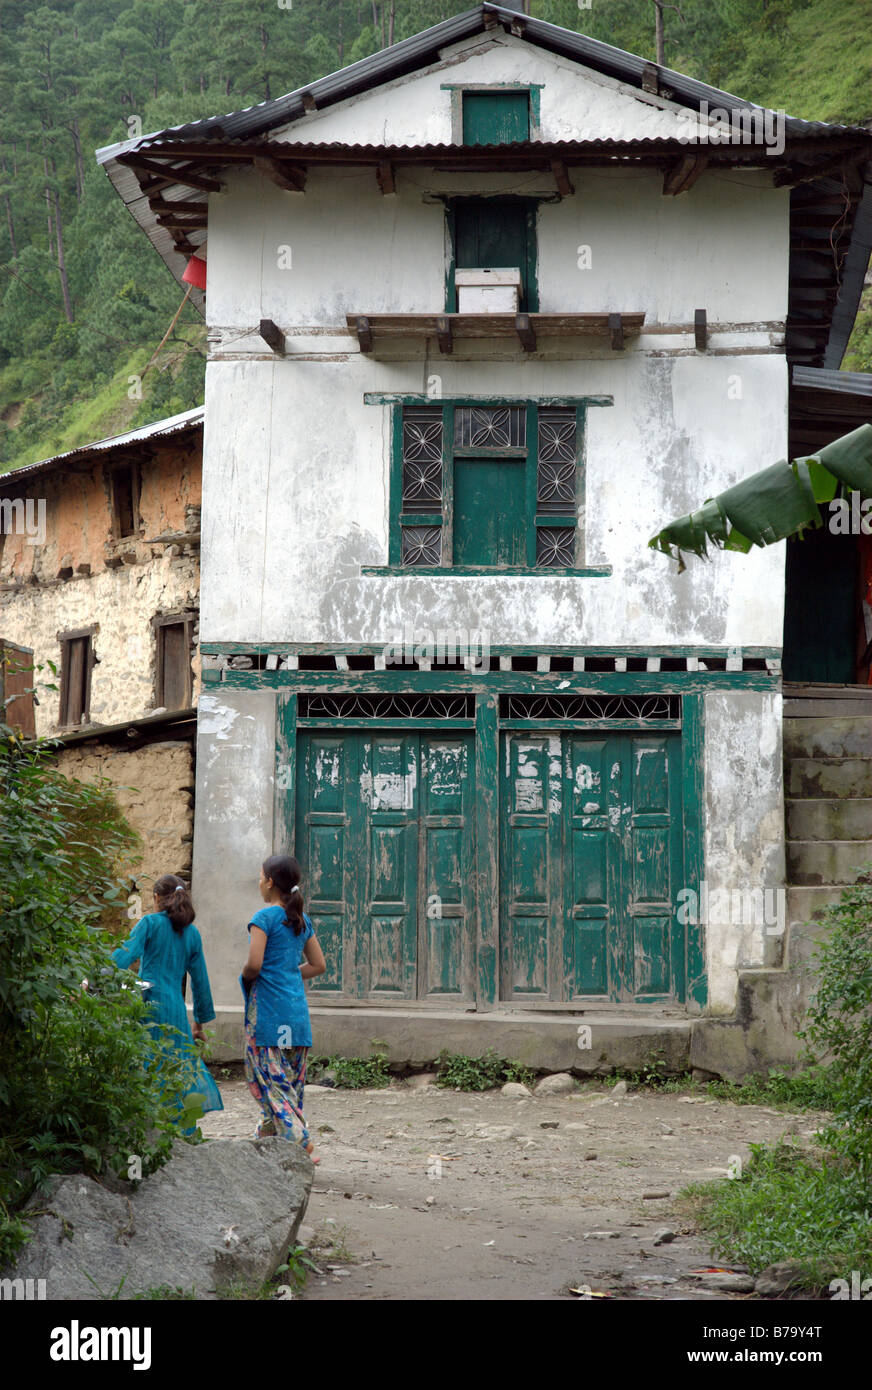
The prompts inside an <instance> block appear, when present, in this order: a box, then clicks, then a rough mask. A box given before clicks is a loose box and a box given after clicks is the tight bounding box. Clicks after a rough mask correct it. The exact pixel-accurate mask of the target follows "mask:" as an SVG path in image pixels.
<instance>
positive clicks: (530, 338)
mask: <svg viewBox="0 0 872 1390" xmlns="http://www.w3.org/2000/svg"><path fill="white" fill-rule="evenodd" d="M618 318H620V315H618ZM515 329H516V331H517V334H518V337H519V338H520V340H521V347H522V348H523V349H524V351H525V352H535V351H536V334H535V332H534V329H533V325H532V323H531V322H530V315H529V314H516V315H515Z"/></svg>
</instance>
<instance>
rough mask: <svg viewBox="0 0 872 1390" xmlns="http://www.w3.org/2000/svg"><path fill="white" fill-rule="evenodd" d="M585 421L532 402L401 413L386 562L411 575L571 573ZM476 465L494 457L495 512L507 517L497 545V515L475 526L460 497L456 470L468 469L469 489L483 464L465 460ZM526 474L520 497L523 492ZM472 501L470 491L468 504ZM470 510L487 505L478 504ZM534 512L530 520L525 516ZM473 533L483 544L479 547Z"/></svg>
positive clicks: (573, 412) (569, 409) (571, 410)
mask: <svg viewBox="0 0 872 1390" xmlns="http://www.w3.org/2000/svg"><path fill="white" fill-rule="evenodd" d="M582 418H583V416H582V414H581V412H580V411H579V410H578V408H577V407H576V406H561V405H547V406H546V405H541V406H540V405H536V404H532V403H531V404H527V405H521V404H515V403H512V402H506V403H505V404H503V403H501V402H499V403H490V404H482V405H477V404H471V403H467V404H459V403H458V404H448V403H445V404H442V405H420V406H406V407H404V408H402V412H401V419H400V443H399V447H400V449H401V460H400V474H401V476H400V480H399V481H400V488H399V491H400V497H399V499H396V500H395V502H394V507H395V512H394V518H395V520H394V525H395V527H396V529H395V530H393V531H392V540H391V559H392V562H393V563H397V561H399V563H400V565H401V566H402V567H403V568H409V569H435V568H439V569H451V568H454V567H457V568H459V569H461V570H462V569H463V568H464V567H469V568H471V569H473V570H474V571H476V572H477V566H478V565H479V564H481V565H482V566H483V568H484V569H486V570H489V569H491V568H493V570H494V571H495V572H499V571H500V570H501V569H502V570H505V569H509V570H510V571H511V570H512V569H514V571H515V572H518V571H519V570H520V571H521V572H526V570H528V569H529V570H530V571H533V570H548V569H552V570H572V569H574V568H575V567H576V565H577V564H578V563H579V558H578V557H579V553H580V551H579V536H578V526H577V520H576V518H577V513H578V489H579V484H578V473H579V467H578V459H579V450H580V435H581V429H580V421H581V419H582ZM482 459H484V460H492V461H493V462H492V463H491V465H490V466H491V469H492V470H493V468H494V464H496V467H497V469H498V470H499V478H498V479H495V480H494V482H493V485H492V486H493V506H494V509H495V511H497V512H499V508H500V506H501V505H502V507H503V514H502V517H500V518H499V520H498V523H497V525H496V539H494V540H492V539H491V538H490V537H491V531H492V530H493V529H494V527H493V526H492V525H491V523H492V522H493V520H494V519H493V517H489V518H487V521H486V522H484V521H483V523H482V524H481V525H479V524H478V522H477V521H476V522H475V523H474V524H473V523H472V522H471V520H470V515H469V513H468V511H466V510H464V509H463V507H461V505H460V502H459V500H458V499H459V496H460V494H458V491H457V489H458V488H459V487H460V481H462V479H461V475H460V474H459V473H458V470H459V469H461V468H464V469H466V470H467V471H466V472H465V473H464V475H463V477H464V478H465V479H466V481H467V484H468V483H469V478H470V473H469V471H468V470H469V468H470V467H473V468H480V467H484V466H485V465H484V464H482V463H481V462H479V463H478V464H475V462H473V463H472V464H470V460H472V461H475V460H479V461H480V460H482ZM503 460H505V464H503V462H502V461H503ZM503 469H505V470H506V471H505V473H504V472H503ZM519 469H520V470H522V473H521V474H520V475H519V473H518V470H519ZM525 473H526V476H527V477H528V478H529V482H528V483H527V484H525V486H526V493H524V491H523V489H522V488H520V486H519V484H520V479H521V477H523V476H524V474H525ZM531 475H534V476H531ZM513 482H514V493H512V491H511V484H512V483H513ZM525 496H526V498H527V499H529V500H528V501H525ZM469 497H470V494H469V492H468V491H467V493H466V499H467V501H469ZM534 498H535V503H534V502H533V499H534ZM474 505H475V506H478V507H481V506H482V505H484V503H483V501H482V500H481V498H479V499H477V500H476V501H475V503H474ZM533 505H535V517H534V516H533V515H532V513H530V514H529V515H528V509H529V508H531V507H532V506H533ZM510 518H511V519H514V523H515V524H514V530H512V529H511V528H512V522H511V521H510ZM397 523H399V524H398V525H397ZM478 536H482V537H485V536H486V537H487V539H485V540H482V541H481V543H480V545H479V543H478V541H477V539H476V538H477V537H478ZM470 538H471V539H470ZM478 551H480V552H482V553H481V554H479V553H476V552H478ZM467 556H468V557H469V558H467Z"/></svg>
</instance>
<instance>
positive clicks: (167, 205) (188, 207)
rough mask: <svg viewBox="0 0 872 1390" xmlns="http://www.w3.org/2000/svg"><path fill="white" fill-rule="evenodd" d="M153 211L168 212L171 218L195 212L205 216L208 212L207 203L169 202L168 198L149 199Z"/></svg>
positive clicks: (180, 200) (179, 200)
mask: <svg viewBox="0 0 872 1390" xmlns="http://www.w3.org/2000/svg"><path fill="white" fill-rule="evenodd" d="M148 201H149V203H150V204H151V210H152V212H154V213H159V212H168V213H169V214H170V216H171V217H175V215H176V213H179V212H193V213H197V214H205V213H206V212H207V211H208V205H207V204H206V203H186V202H184V201H183V200H182V199H181V198H179V199H178V200H177V201H176V202H168V201H167V199H166V198H149V200H148Z"/></svg>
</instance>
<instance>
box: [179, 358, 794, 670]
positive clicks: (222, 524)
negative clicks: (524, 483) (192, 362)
mask: <svg viewBox="0 0 872 1390" xmlns="http://www.w3.org/2000/svg"><path fill="white" fill-rule="evenodd" d="M432 371H438V373H439V376H440V378H441V382H442V390H443V392H444V393H445V394H446V395H450V394H455V393H456V394H467V393H468V394H489V393H491V392H493V393H494V394H498V395H504V396H506V397H507V398H509V399H510V398H511V397H512V395H513V392H517V393H518V394H520V395H528V394H529V395H533V396H536V395H541V394H552V393H553V394H559V393H563V392H566V393H568V394H571V395H575V394H592V395H598V394H607V395H612V396H613V397H614V405H613V406H609V407H600V406H596V407H591V409H590V411H589V414H588V430H587V439H586V449H585V453H586V460H587V464H586V466H587V498H586V528H585V529H586V536H587V556H586V559H587V563H588V564H595V565H608V564H610V565H611V566H612V567H613V573H612V576H611V577H610V578H583V579H567V578H563V579H561V578H553V579H548V578H545V577H543V576H538V575H537V576H536V577H535V578H530V579H526V578H500V577H494V578H466V579H462V578H457V579H454V578H445V577H430V578H428V577H427V575H426V573H424V572H419V573H413V574H409V575H402V576H397V577H389V578H388V577H382V576H378V577H368V578H364V577H361V575H360V567H361V565H384V564H386V563H387V553H388V552H387V544H388V478H389V452H390V428H389V409H388V407H386V406H381V405H365V404H364V402H363V393H364V391H366V390H374V389H378V388H381V389H391V390H395V391H414V390H416V389H417V390H420V389H421V388H422V386H423V384H424V380H426V377H427V375H429V374H430V373H431V372H432ZM737 379H738V382H739V386H740V389H741V392H742V398H741V399H740V400H736V399H732V398H731V394H730V392H731V389H732V388H735V383H736V380H737ZM206 390H207V418H208V421H209V424H208V428H207V434H206V459H207V462H206V468H205V486H204V498H203V532H204V546H203V575H202V594H201V640H202V641H203V642H205V643H207V644H208V643H209V642H214V641H219V640H223V641H252V642H269V641H301V642H363V643H367V642H382V641H387V640H389V638H390V637H391V635H392V634H393V633H394V632H396V631H397V630H398V629H402V627H403V626H404V624H406V623H418V624H420V625H424V626H427V627H432V628H435V627H444V628H450V627H461V628H482V627H483V628H485V629H487V631H488V632H489V633H490V642H491V645H497V644H508V643H519V644H526V645H541V646H544V647H547V646H548V645H549V644H561V645H567V644H571V645H579V646H585V645H588V646H608V645H610V644H616V645H634V646H635V645H640V646H641V645H645V644H655V645H668V644H670V643H681V644H698V643H713V644H716V645H728V646H753V645H760V646H776V647H777V646H780V645H781V634H782V618H783V566H784V555H783V547H778V546H774V547H772V548H768V549H765V550H755V551H754V552H753V553H752V554H750V555H749V556H737V555H733V554H718V553H715V556H714V558H713V560H712V561H711V562H710V563H705V562H703V561H696V560H692V561H691V563H690V564H689V565H688V568H687V571H686V572H685V573H684V574H682V575H678V574H677V573H676V567H675V564H674V563H673V562H670V561H669V560H668V559H667V558H666V557H665V556H663V555H660V554H657V553H655V552H654V551H652V550H649V549H648V548H647V541H648V539H649V537H650V536H651V535H652V534H653V533H654V532H655V531H656V530H657V529H658V528H659V527H660V526H662V525H664V524H665V523H666V522H667V521H670V520H672V519H673V518H674V517H677V516H679V515H681V514H683V513H685V512H687V511H689V510H691V509H692V508H695V507H698V506H700V505H701V504H702V502H703V500H704V499H705V498H707V497H710V496H712V495H713V494H714V493H716V492H720V491H721V490H722V489H723V488H725V487H728V486H729V485H730V484H732V483H734V482H736V481H737V480H738V479H740V478H741V477H743V476H745V475H746V474H748V473H752V472H754V471H755V470H757V469H758V468H760V467H762V466H764V465H765V464H767V463H771V462H774V461H775V460H776V459H777V458H779V457H783V456H784V452H785V444H786V440H785V428H786V402H787V373H786V367H785V364H784V360H783V358H781V357H780V356H760V357H751V356H746V357H740V358H731V357H713V358H709V357H705V356H693V357H691V356H688V357H646V356H644V355H642V354H633V355H628V356H625V357H614V358H612V359H610V360H602V358H600V359H595V358H590V359H587V360H584V361H581V362H576V363H569V362H567V363H557V362H545V363H543V362H529V363H522V362H517V361H516V362H503V363H486V362H480V363H476V364H475V365H472V364H469V363H460V362H457V363H452V362H450V361H442V362H438V363H437V362H435V361H433V362H428V363H406V364H393V365H389V364H379V363H371V362H368V361H367V360H366V359H365V358H361V357H360V356H352V357H350V358H349V359H347V360H342V361H338V362H337V361H326V362H322V361H303V362H295V361H294V360H293V358H291V359H290V360H285V361H282V362H262V361H249V362H243V361H236V362H212V363H210V364H209V367H208V369H207V382H206ZM764 596H765V602H763V601H761V600H762V599H763V598H764Z"/></svg>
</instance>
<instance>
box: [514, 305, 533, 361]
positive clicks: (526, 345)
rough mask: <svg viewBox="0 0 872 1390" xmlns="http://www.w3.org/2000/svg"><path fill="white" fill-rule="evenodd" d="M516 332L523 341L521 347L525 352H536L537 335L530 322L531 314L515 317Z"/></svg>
mask: <svg viewBox="0 0 872 1390" xmlns="http://www.w3.org/2000/svg"><path fill="white" fill-rule="evenodd" d="M515 331H516V332H517V335H518V337H519V338H520V340H521V347H522V348H523V349H524V351H525V352H535V351H536V333H535V330H534V328H533V325H532V324H531V322H530V315H529V314H516V315H515Z"/></svg>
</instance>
